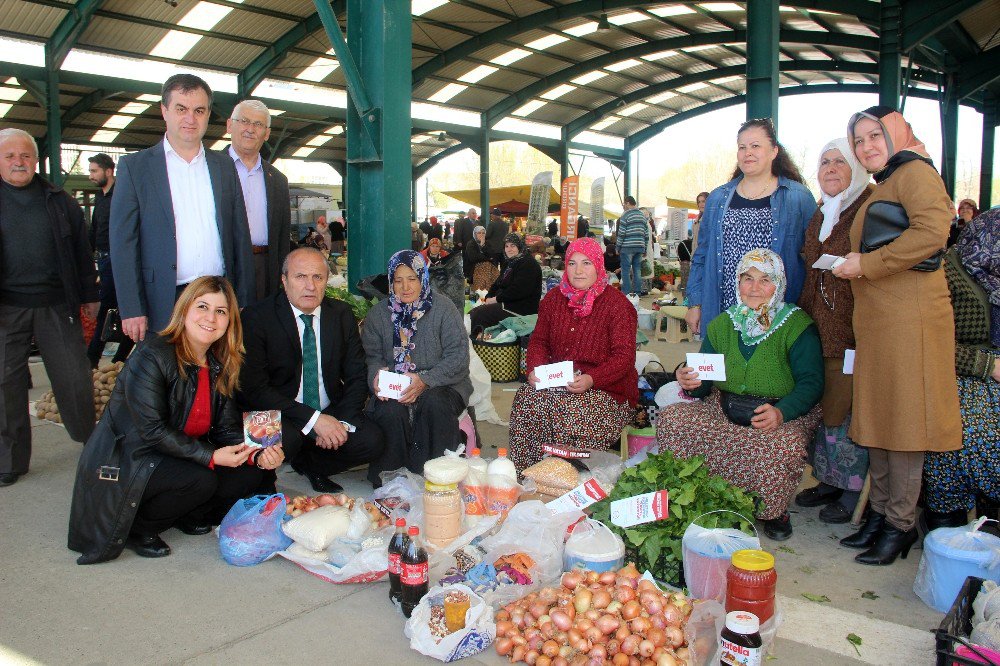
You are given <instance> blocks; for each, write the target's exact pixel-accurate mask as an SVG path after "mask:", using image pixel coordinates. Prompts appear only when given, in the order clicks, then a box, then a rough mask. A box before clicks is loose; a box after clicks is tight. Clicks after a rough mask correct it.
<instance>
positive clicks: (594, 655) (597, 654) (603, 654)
mask: <svg viewBox="0 0 1000 666" xmlns="http://www.w3.org/2000/svg"><path fill="white" fill-rule="evenodd" d="M587 656H589V657H590V658H591V659H600V660H601V661H604V660H605V659H607V657H608V651H607V649H606V648H605V647H604V646H603V645H595V646H594V647H592V648H590V652H589V653H588V654H587Z"/></svg>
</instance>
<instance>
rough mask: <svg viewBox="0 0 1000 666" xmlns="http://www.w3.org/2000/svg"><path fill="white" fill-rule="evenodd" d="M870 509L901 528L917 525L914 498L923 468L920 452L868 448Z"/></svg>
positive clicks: (922, 457) (916, 494)
mask: <svg viewBox="0 0 1000 666" xmlns="http://www.w3.org/2000/svg"><path fill="white" fill-rule="evenodd" d="M868 460H869V466H868V472H869V474H871V492H870V494H869V496H868V502H869V504H870V506H871V510H872V511H875V512H877V513H881V514H883V515H884V516H885V519H886V520H887V521H888V522H889V523H891V524H892V525H893V527H896V528H898V529H901V530H911V529H913V527H914V525H916V524H917V499H918V498H919V496H920V478H921V474H922V473H923V469H924V452H923V451H886V450H885V449H873V448H869V449H868Z"/></svg>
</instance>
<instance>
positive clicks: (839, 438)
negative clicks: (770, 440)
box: [809, 414, 868, 491]
mask: <svg viewBox="0 0 1000 666" xmlns="http://www.w3.org/2000/svg"><path fill="white" fill-rule="evenodd" d="M850 427H851V415H850V414H848V415H847V418H846V419H844V422H843V423H841V424H840V425H839V426H826V425H823V424H822V423H821V424H820V426H819V428H817V429H816V436H815V437H814V438H813V441H812V446H810V447H809V464H810V465H812V467H813V476H815V477H816V478H817V479H818V480H819V481H821V482H823V483H825V484H827V485H830V486H833V487H834V488H840V489H841V490H850V491H858V490H861V487H862V486H864V485H865V476H866V475H867V474H868V449H867V448H865V447H864V446H860V445H858V444H855V443H854V440H852V439H851V438H850V437H848V436H847V430H848V429H849V428H850Z"/></svg>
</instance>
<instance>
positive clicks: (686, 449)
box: [656, 389, 821, 520]
mask: <svg viewBox="0 0 1000 666" xmlns="http://www.w3.org/2000/svg"><path fill="white" fill-rule="evenodd" d="M820 419H821V409H820V407H819V406H816V407H813V409H812V411H810V412H809V413H808V414H805V415H804V416H800V417H799V418H797V419H793V420H792V421H786V422H785V423H782V424H781V427H779V428H778V429H777V430H775V431H772V432H763V431H760V430H757V429H756V428H751V427H746V426H738V425H736V424H735V423H732V422H731V421H730V420H729V419H727V418H726V415H725V414H723V413H722V407H721V406H720V405H719V392H718V391H717V390H714V389H713V391H712V393H711V395H709V396H708V397H707V398H705V399H704V400H700V401H697V402H692V403H682V404H676V405H670V406H669V407H666V408H664V409H663V410H662V411H660V414H659V416H657V418H656V442H657V445H658V446H659V450H660V451H663V450H665V449H669V450H670V451H672V452H673V453H674V455H676V456H678V457H681V458H690V457H691V456H704V458H705V465H706V466H707V467H708V469H709V470H711V472H712V473H713V474H718V475H719V476H721V477H723V478H724V479H726V480H727V481H729V482H730V483H732V484H734V485H736V486H739V487H740V488H742V489H743V490H747V491H750V492H752V493H755V494H756V495H757V497H759V498H760V504H759V506H758V509H757V518H759V519H761V520H770V519H772V518H778V517H779V516H781V514H783V513H784V512H785V510H786V509H787V508H788V505H789V502H791V499H792V494H793V493H794V492H795V489H796V488H797V487H798V485H799V479H800V478H801V477H802V470H803V469H804V468H805V463H806V446H807V445H808V444H809V442H810V441H811V440H812V438H813V433H814V432H815V431H816V426H818V425H819V423H820Z"/></svg>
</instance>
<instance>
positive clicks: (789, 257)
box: [687, 176, 816, 330]
mask: <svg viewBox="0 0 1000 666" xmlns="http://www.w3.org/2000/svg"><path fill="white" fill-rule="evenodd" d="M741 180H743V177H742V176H741V177H739V178H736V179H734V180H731V181H729V182H728V183H726V184H725V185H720V186H719V187H717V188H715V189H714V190H712V192H711V193H710V194H709V195H708V201H706V202H705V213H704V215H702V217H701V229H700V230H699V231H698V247H697V249H696V250H695V253H694V256H693V257H691V274H690V276H689V277H688V283H687V302H688V305H701V327H702V330H705V327H706V326H708V323H709V322H710V321H712V320H713V319H714V318H715V317H717V316H718V315H719V313H720V312H721V311H722V289H723V284H722V280H723V270H722V265H723V260H722V218H723V217H725V215H726V210H727V209H728V208H729V202H730V201H731V200H732V198H733V193H734V192H736V186H737V185H739V183H740V181H741ZM815 212H816V199H815V198H814V197H813V194H812V192H810V191H809V189H808V188H806V186H805V185H803V184H801V183H797V182H795V181H794V180H789V179H788V178H785V177H784V176H779V177H778V189H777V190H775V192H774V194H773V195H772V196H771V217H772V218H773V219H774V221H775V224H774V230H773V231H772V232H771V247H770V249H771V250H773V251H774V252H777V253H778V255H779V256H781V260H782V261H783V262H784V264H785V277H786V278H787V280H788V287H787V290H786V291H785V301H786V302H787V303H795V302H797V301H798V300H799V294H801V293H802V283H803V281H804V280H805V264H804V262H803V260H802V242H803V240H804V239H805V233H806V227H807V226H808V225H809V220H810V219H812V216H813V214H814V213H815Z"/></svg>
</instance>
